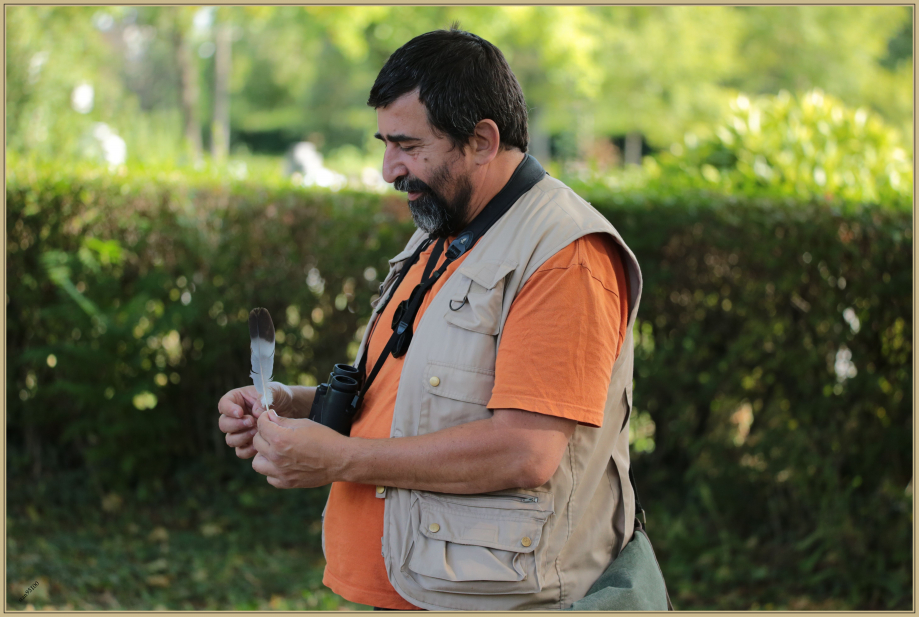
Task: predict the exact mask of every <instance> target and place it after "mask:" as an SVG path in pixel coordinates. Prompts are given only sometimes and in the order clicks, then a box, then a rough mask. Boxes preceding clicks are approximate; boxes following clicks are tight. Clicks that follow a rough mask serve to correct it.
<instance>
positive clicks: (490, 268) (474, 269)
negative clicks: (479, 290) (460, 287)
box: [457, 259, 517, 289]
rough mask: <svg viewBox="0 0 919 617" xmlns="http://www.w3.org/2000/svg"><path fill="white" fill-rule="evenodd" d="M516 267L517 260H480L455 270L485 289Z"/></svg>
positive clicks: (491, 287) (490, 287) (491, 286)
mask: <svg viewBox="0 0 919 617" xmlns="http://www.w3.org/2000/svg"><path fill="white" fill-rule="evenodd" d="M516 269H517V262H516V261H511V260H509V259H507V260H504V261H501V262H498V261H480V262H477V263H473V264H468V265H463V266H461V267H460V268H459V270H457V273H458V274H462V275H463V276H465V277H467V278H469V279H472V280H473V281H474V282H476V283H478V284H479V285H481V286H482V287H484V288H485V289H493V288H494V286H495V285H497V284H498V282H499V281H501V280H502V279H504V277H505V276H507V275H508V274H510V273H511V272H513V271H514V270H516Z"/></svg>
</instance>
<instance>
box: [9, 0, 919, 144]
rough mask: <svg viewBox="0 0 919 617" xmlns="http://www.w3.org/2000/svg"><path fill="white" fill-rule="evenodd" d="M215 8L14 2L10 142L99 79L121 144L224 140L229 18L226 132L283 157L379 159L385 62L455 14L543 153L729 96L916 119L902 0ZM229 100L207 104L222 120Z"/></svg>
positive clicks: (63, 125)
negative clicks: (503, 65)
mask: <svg viewBox="0 0 919 617" xmlns="http://www.w3.org/2000/svg"><path fill="white" fill-rule="evenodd" d="M215 11H217V9H216V8H215V7H205V8H201V7H168V6H164V7H138V8H134V7H129V8H124V9H121V8H118V7H102V8H94V9H89V8H82V7H57V8H51V7H14V8H12V9H11V12H10V16H9V20H10V21H9V24H10V26H11V27H10V29H9V33H10V36H9V38H8V51H9V55H8V58H9V69H8V96H9V99H8V100H9V102H8V105H9V107H8V129H9V143H10V147H12V148H17V149H30V148H35V147H36V144H37V143H38V141H40V140H38V139H37V135H41V134H42V131H49V132H50V133H52V134H55V135H56V134H57V133H58V132H62V133H66V132H68V131H69V132H70V133H73V132H74V131H75V130H76V129H78V128H79V126H78V125H79V122H78V120H79V119H77V118H73V117H70V118H69V119H68V118H60V119H59V118H58V117H57V114H56V113H55V112H54V111H53V110H60V109H64V108H66V107H67V98H68V97H69V96H70V94H71V92H72V90H73V88H75V87H76V85H78V83H79V82H80V80H86V79H91V80H97V81H98V80H103V76H105V77H104V81H105V85H103V82H102V81H99V84H98V85H97V90H98V88H108V89H109V92H107V93H106V96H105V97H104V98H105V100H106V101H110V102H119V103H120V102H123V100H126V98H130V96H129V94H128V93H129V92H132V93H134V94H135V95H136V99H137V101H139V103H140V106H141V108H142V109H143V110H144V112H145V113H143V114H135V115H134V117H133V119H132V120H131V121H127V118H128V117H129V115H130V114H132V113H133V111H131V110H132V109H133V108H131V107H130V105H128V106H127V107H125V110H126V111H125V112H124V113H122V114H121V116H120V117H121V118H123V119H125V120H126V121H125V122H124V124H125V126H124V127H122V130H123V131H125V132H126V135H125V138H126V140H128V142H129V151H131V152H137V151H144V155H145V156H147V155H148V154H147V150H149V151H151V154H152V153H153V151H155V150H157V149H158V148H164V147H168V146H169V144H164V143H163V140H164V137H163V135H172V134H174V131H175V132H177V133H178V135H180V136H181V135H185V138H186V141H188V142H189V143H190V144H191V146H190V148H191V150H192V151H193V152H197V151H198V150H200V146H199V145H198V144H199V143H200V142H206V141H207V139H208V138H209V139H210V141H211V143H212V145H214V144H217V143H219V142H220V141H221V139H225V137H220V136H219V135H218V134H222V133H224V132H225V131H226V129H225V128H224V129H221V130H212V129H211V128H210V127H214V126H224V127H225V126H226V123H227V120H226V117H224V118H222V119H220V120H219V121H218V118H216V117H215V111H214V110H215V107H214V106H215V104H217V103H218V101H217V100H216V99H215V80H217V74H218V73H220V72H221V71H217V66H216V65H217V58H218V57H224V55H222V54H220V53H215V52H216V47H217V45H216V43H217V38H218V37H217V36H216V33H217V31H218V30H219V29H220V28H219V27H217V26H216V25H215V23H218V24H226V25H228V27H229V26H232V32H233V37H232V45H233V47H234V49H235V52H236V53H234V55H233V59H234V61H233V63H232V66H231V67H230V68H229V70H228V75H229V76H228V82H227V85H226V91H227V92H228V101H229V113H228V118H229V130H230V139H231V141H234V142H236V143H237V144H241V145H247V146H248V147H249V148H250V149H252V150H257V151H258V150H261V151H271V152H276V153H280V152H282V151H283V150H284V149H285V148H286V147H287V146H289V145H290V144H291V143H292V142H294V141H298V140H302V139H307V138H310V139H312V140H313V141H316V142H317V145H319V146H320V147H321V149H322V150H323V151H324V152H326V153H329V152H330V151H332V150H335V149H336V148H339V147H341V146H344V145H346V144H350V147H352V148H353V147H357V148H360V149H363V150H369V151H373V152H375V151H376V149H375V148H373V149H371V146H370V144H371V143H372V140H371V138H370V137H369V134H370V133H371V132H372V131H370V130H368V129H369V127H371V126H372V124H373V112H372V110H369V109H367V107H366V105H365V102H366V97H367V92H368V90H369V87H370V85H371V84H372V82H373V79H374V78H375V76H376V74H377V72H378V71H379V69H380V67H381V66H382V64H383V63H384V62H385V60H386V58H387V57H388V56H389V54H391V53H392V51H394V50H395V49H396V48H397V47H398V46H400V45H402V44H403V43H405V42H406V41H407V40H409V39H410V38H412V37H413V36H416V35H418V34H421V33H423V32H427V31H430V30H433V29H437V28H446V27H449V25H450V24H451V23H452V22H454V21H455V22H458V23H459V25H460V27H461V28H463V29H466V30H469V31H472V32H475V33H477V34H479V35H481V36H483V37H484V38H486V39H488V40H490V41H492V42H493V43H495V44H496V45H497V46H498V47H500V48H501V49H502V50H503V51H504V52H505V55H506V56H507V58H508V61H509V63H510V65H511V66H512V67H513V69H514V71H515V73H516V74H517V76H518V78H519V79H520V82H521V85H522V86H523V89H524V93H525V94H526V96H527V101H528V103H529V105H530V115H531V133H532V142H533V149H534V152H536V153H537V154H538V155H541V156H546V155H548V151H549V136H550V135H558V134H560V133H569V134H570V135H571V141H573V142H574V143H576V144H578V146H579V148H578V149H579V150H580V151H581V152H582V154H583V152H584V151H585V150H586V145H588V144H589V143H590V142H591V141H592V140H593V139H595V136H597V135H599V136H604V137H605V136H612V135H620V136H623V135H630V136H631V138H626V139H625V140H624V143H633V144H638V143H640V140H638V139H637V137H638V136H639V134H641V135H642V136H644V139H645V141H647V142H650V144H651V145H652V146H654V147H657V148H660V147H666V146H669V145H670V144H671V143H673V142H675V141H679V140H680V139H681V138H682V136H683V135H684V134H685V133H686V132H688V131H692V132H695V133H697V134H700V135H701V134H704V133H705V131H707V130H708V131H710V128H709V127H711V126H712V125H713V123H714V122H715V121H716V119H717V118H719V117H721V116H722V115H723V113H724V112H726V111H727V105H728V102H729V101H730V100H731V99H733V98H734V97H735V96H736V95H737V94H738V93H741V92H742V93H748V94H750V95H758V94H776V93H777V92H778V91H779V90H781V89H786V90H789V91H790V92H801V91H806V90H810V89H812V88H820V89H822V90H823V91H824V92H826V93H827V94H830V95H833V96H836V97H838V98H840V99H841V100H842V101H843V102H844V103H845V104H846V105H849V106H853V107H857V106H860V105H865V106H869V107H871V108H872V109H873V110H874V111H877V112H879V113H880V114H882V115H883V116H884V117H885V119H887V120H888V121H889V122H890V123H892V124H893V125H894V126H896V127H898V128H899V129H902V130H907V131H909V130H911V127H912V124H911V123H912V82H911V79H912V54H911V47H912V44H911V43H912V9H911V8H910V7H896V6H798V7H793V6H764V7H717V6H711V7H701V6H699V7H670V6H631V7H630V6H606V7H599V6H566V7H549V6H529V7H528V6H507V7H496V6H491V7H465V6H446V7H428V6H390V7H386V6H350V7H348V6H342V7H328V6H327V7H295V6H270V7H269V6H259V7H221V8H220V9H219V17H217V18H215ZM215 19H216V22H215ZM102 26H105V28H103V27H102ZM221 27H222V26H221ZM712 33H717V35H716V36H713V35H712ZM220 40H221V41H222V40H223V39H220ZM56 58H57V59H59V58H66V59H67V62H66V63H65V64H57V62H58V60H56ZM52 65H53V66H52ZM221 66H222V64H221ZM80 75H86V76H84V77H80ZM119 75H121V76H122V79H121V81H120V83H119V79H118V76H119ZM219 81H220V83H224V82H223V80H222V79H221V80H219ZM39 91H40V92H41V94H40V95H39V94H38V92H39ZM196 91H197V93H196ZM220 91H221V92H223V91H224V90H223V88H221V89H220ZM102 98H103V97H101V96H99V97H97V99H98V100H102ZM216 98H217V99H220V98H221V97H216ZM226 106H227V103H226V101H223V102H220V103H219V105H218V107H219V108H220V110H221V111H220V112H219V113H218V114H217V115H218V116H220V115H224V116H226V115H227V114H226V112H225V111H223V110H224V109H225V108H226ZM68 113H69V112H68ZM72 115H73V114H71V116H72ZM53 122H57V124H55V125H54V126H53V127H52V126H51V125H50V124H49V123H53ZM154 126H157V127H159V129H160V130H154V128H153V127H154ZM167 128H168V129H169V130H166V129H167ZM202 132H203V134H204V136H205V139H202V137H201V135H202ZM157 140H159V141H157ZM45 151H46V152H47V153H49V154H50V153H54V152H59V151H60V150H59V149H57V148H46V150H45ZM215 151H221V152H225V151H226V147H225V146H221V147H220V148H217V149H216V150H215Z"/></svg>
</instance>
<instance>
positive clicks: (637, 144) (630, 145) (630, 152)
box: [624, 132, 642, 165]
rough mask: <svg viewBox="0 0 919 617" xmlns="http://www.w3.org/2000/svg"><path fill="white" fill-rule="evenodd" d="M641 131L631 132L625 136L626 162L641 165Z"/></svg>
mask: <svg viewBox="0 0 919 617" xmlns="http://www.w3.org/2000/svg"><path fill="white" fill-rule="evenodd" d="M641 141H642V140H641V133H635V132H632V133H629V134H628V135H626V136H625V153H624V154H625V156H624V158H625V164H626V165H641Z"/></svg>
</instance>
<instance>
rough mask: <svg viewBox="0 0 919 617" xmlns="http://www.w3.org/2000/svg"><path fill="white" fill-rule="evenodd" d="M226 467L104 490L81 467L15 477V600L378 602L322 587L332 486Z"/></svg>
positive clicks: (339, 605) (27, 603)
mask: <svg viewBox="0 0 919 617" xmlns="http://www.w3.org/2000/svg"><path fill="white" fill-rule="evenodd" d="M220 467H222V474H221V471H220V470H218V469H217V468H216V465H212V466H211V468H210V469H208V468H207V467H206V466H205V467H202V466H200V465H199V466H197V467H193V468H191V469H189V470H187V471H183V472H182V474H181V475H180V476H179V477H174V478H169V479H168V480H164V481H162V482H155V483H154V484H153V485H152V486H140V487H138V488H137V489H136V490H135V491H134V492H133V493H131V494H115V493H109V494H102V495H100V494H99V493H98V492H97V491H95V490H94V489H93V487H91V486H87V481H86V478H85V477H84V476H82V475H81V474H79V473H73V474H69V475H68V474H58V475H56V476H54V477H47V476H46V477H42V478H40V479H38V480H30V479H26V478H22V477H19V478H16V477H11V478H10V483H9V485H8V488H7V497H8V501H7V503H8V508H7V580H6V582H7V606H6V610H8V611H16V610H32V609H34V610H325V611H328V610H367V609H368V607H365V606H361V605H358V604H354V603H351V602H347V601H345V600H343V599H342V598H341V597H340V596H337V595H336V594H334V593H332V592H331V591H329V590H328V589H326V588H324V587H323V586H322V572H323V567H324V565H325V561H324V559H323V556H322V550H321V545H320V522H319V521H320V515H321V508H322V503H323V502H324V498H323V496H322V495H321V494H317V492H320V493H322V492H324V491H325V490H326V489H316V490H314V491H302V490H301V491H279V490H277V489H274V488H273V487H271V486H270V485H268V484H267V483H266V482H265V481H264V478H262V477H261V476H259V475H258V474H256V473H255V472H254V471H252V469H251V468H250V467H249V462H248V461H237V462H235V464H232V465H227V463H226V461H223V462H222V463H220ZM317 504H318V505H317ZM36 581H38V583H39V585H38V587H36V588H35V589H34V590H33V591H32V592H31V593H30V594H29V596H28V597H27V598H26V599H25V600H23V601H22V602H20V601H19V598H20V596H21V595H22V594H23V593H24V592H25V591H26V590H27V589H28V588H29V586H30V585H32V584H33V583H34V582H36Z"/></svg>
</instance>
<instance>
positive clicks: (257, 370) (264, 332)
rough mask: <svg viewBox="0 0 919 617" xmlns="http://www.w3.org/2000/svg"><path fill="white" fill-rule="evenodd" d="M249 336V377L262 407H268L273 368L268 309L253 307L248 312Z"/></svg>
mask: <svg viewBox="0 0 919 617" xmlns="http://www.w3.org/2000/svg"><path fill="white" fill-rule="evenodd" d="M249 338H250V339H252V372H251V373H249V377H251V378H252V381H253V382H254V383H255V389H256V390H257V391H258V394H259V397H261V398H260V400H261V402H262V407H264V408H265V409H268V407H269V406H270V405H271V403H272V402H273V401H274V397H273V396H272V391H271V388H269V387H268V383H269V382H270V381H271V377H272V371H273V370H274V323H272V321H271V315H270V314H269V313H268V309H264V308H255V309H252V312H251V313H249Z"/></svg>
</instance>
